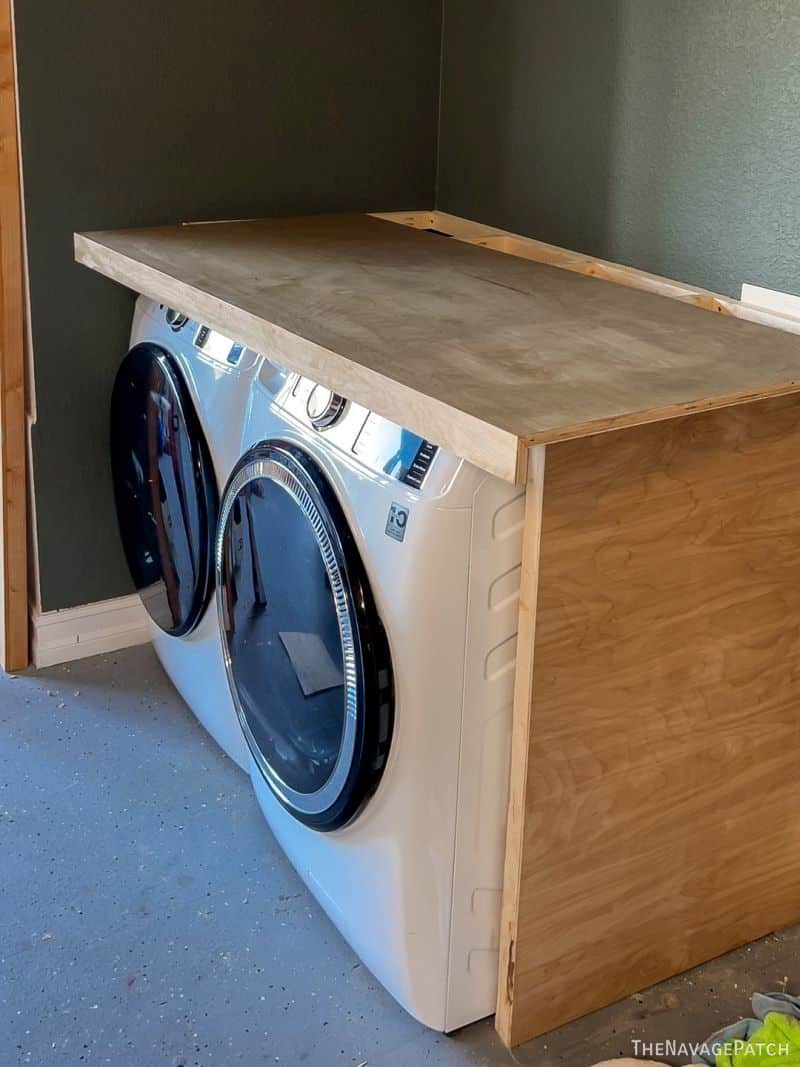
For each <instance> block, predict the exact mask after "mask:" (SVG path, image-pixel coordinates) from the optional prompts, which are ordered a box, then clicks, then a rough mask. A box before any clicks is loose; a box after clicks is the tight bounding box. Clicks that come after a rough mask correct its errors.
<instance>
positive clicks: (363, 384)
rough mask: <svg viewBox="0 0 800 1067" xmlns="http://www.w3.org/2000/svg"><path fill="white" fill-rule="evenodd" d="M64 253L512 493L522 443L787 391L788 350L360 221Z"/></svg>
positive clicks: (229, 227)
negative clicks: (420, 438)
mask: <svg viewBox="0 0 800 1067" xmlns="http://www.w3.org/2000/svg"><path fill="white" fill-rule="evenodd" d="M75 247H76V258H77V259H78V260H79V261H80V262H82V263H84V264H86V265H87V266H89V267H92V268H93V269H95V270H98V271H100V272H101V273H103V274H106V275H108V276H109V277H111V278H113V279H115V280H116V281H118V282H121V283H122V284H124V285H127V286H129V287H130V288H132V289H135V290H137V291H139V292H143V293H146V294H147V295H149V296H151V297H154V298H156V299H158V300H162V301H166V302H168V303H170V304H173V305H174V306H176V307H177V308H179V309H180V310H182V311H184V312H186V313H188V314H190V315H192V316H193V317H196V318H198V319H200V320H202V321H203V322H206V323H208V324H209V325H211V326H213V327H215V328H216V329H219V330H221V331H223V332H225V333H227V334H229V335H230V336H233V337H236V338H238V339H239V340H241V341H244V342H245V343H247V344H249V345H251V346H252V347H254V348H256V349H258V350H259V351H262V352H265V353H266V354H267V355H271V356H273V357H274V358H276V359H278V360H282V361H283V362H284V363H285V364H286V365H287V366H289V367H290V368H292V369H294V370H298V371H301V372H303V373H305V374H307V375H309V376H311V377H313V378H315V379H316V380H318V381H321V382H322V383H323V384H325V385H327V386H329V387H331V388H333V389H336V390H337V391H339V392H341V393H344V394H345V395H347V396H349V397H351V398H352V399H354V400H357V401H359V402H360V403H362V404H365V405H366V406H368V407H371V408H373V409H374V410H376V411H378V412H380V413H381V414H383V415H385V416H387V417H388V418H390V419H393V420H394V421H396V422H399V423H401V424H403V425H405V426H407V427H409V428H410V429H413V430H416V431H417V432H419V433H421V434H423V435H424V436H426V437H428V438H429V439H431V440H433V441H435V442H436V443H438V444H440V445H442V446H443V447H445V448H447V449H449V450H451V451H453V452H455V453H457V454H459V455H463V456H465V457H466V458H467V459H469V460H471V461H472V462H474V463H476V464H477V465H478V466H480V467H483V468H484V469H486V470H488V471H490V472H492V473H494V474H497V475H499V476H501V477H503V478H506V479H508V480H511V481H518V480H520V479H521V478H522V477H523V475H524V463H525V459H526V456H527V446H528V445H530V444H538V443H547V442H552V441H558V440H563V439H568V438H572V437H576V436H580V435H585V434H589V433H595V432H597V431H599V430H608V429H613V428H615V427H620V426H628V425H637V424H641V423H646V422H649V421H654V420H658V419H667V418H672V417H674V416H677V415H683V414H686V413H688V412H692V411H695V410H700V409H707V408H713V407H719V406H723V405H726V404H730V403H735V402H740V401H743V400H751V399H754V398H758V397H761V396H769V395H778V394H782V393H789V392H793V391H797V390H800V341H799V340H798V338H797V337H794V336H790V335H787V334H783V333H780V332H778V331H774V330H769V329H766V328H764V327H760V326H757V325H754V324H752V323H748V322H738V321H732V320H731V319H730V318H728V317H724V316H716V315H710V314H708V313H707V312H704V311H702V310H700V309H698V308H695V307H690V306H687V305H685V304H682V303H677V302H674V301H670V300H666V299H663V298H662V297H659V296H655V295H653V294H652V293H646V292H639V291H636V290H634V289H629V288H624V287H622V286H619V285H615V284H613V283H611V282H607V281H600V280H598V279H595V278H591V277H586V276H584V275H582V274H577V273H571V272H569V271H564V270H559V269H558V268H556V267H551V266H549V265H547V264H541V263H537V262H534V261H531V260H528V259H523V258H518V257H516V256H509V255H505V254H503V253H502V252H496V251H493V250H491V249H489V248H483V247H479V246H474V245H470V244H466V243H464V242H462V241H454V240H451V239H449V238H446V237H440V236H437V235H434V234H430V233H424V232H420V231H418V230H415V229H411V228H408V227H405V226H398V225H396V224H394V223H392V222H388V221H385V220H382V219H377V218H374V217H370V216H365V215H327V216H315V217H310V218H289V219H267V220H256V221H247V222H232V223H219V224H215V225H205V226H185V227H164V228H159V229H150V230H127V231H115V232H108V233H95V234H83V235H77V237H76V242H75Z"/></svg>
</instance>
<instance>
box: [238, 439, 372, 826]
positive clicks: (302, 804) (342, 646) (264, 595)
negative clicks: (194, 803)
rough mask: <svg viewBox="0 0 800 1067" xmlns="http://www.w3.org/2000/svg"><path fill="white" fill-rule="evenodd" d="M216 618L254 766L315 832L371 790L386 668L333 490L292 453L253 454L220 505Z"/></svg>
mask: <svg viewBox="0 0 800 1067" xmlns="http://www.w3.org/2000/svg"><path fill="white" fill-rule="evenodd" d="M220 526H221V537H220V541H219V556H218V568H219V573H218V583H219V600H220V622H221V625H222V631H223V639H224V643H225V648H226V653H227V658H228V661H229V677H230V681H231V687H232V690H233V693H234V698H235V701H236V703H237V709H238V711H239V715H240V719H241V721H242V724H243V726H244V728H245V734H246V736H247V738H248V742H249V744H250V747H251V749H252V751H253V754H254V756H255V758H256V762H257V764H258V766H259V768H260V770H261V772H262V774H263V775H264V777H265V779H266V780H267V782H268V784H269V785H270V786H271V788H272V789H273V791H274V792H275V793H276V795H277V796H278V798H279V799H280V800H281V802H282V803H283V804H284V805H285V806H286V807H288V808H289V809H290V810H291V811H292V812H293V813H294V814H295V815H296V816H297V817H298V818H299V819H301V820H302V821H304V822H306V823H308V824H309V825H312V826H316V827H318V828H320V829H332V828H334V827H335V826H339V825H342V824H343V822H345V821H347V820H348V819H349V818H351V817H352V815H353V814H354V812H355V811H356V810H357V808H358V807H359V806H360V804H361V803H362V802H363V800H364V799H365V797H366V796H367V795H368V794H369V792H371V790H372V789H373V788H374V786H375V784H376V783H377V778H378V777H379V775H380V771H381V770H382V768H383V764H384V762H385V758H386V753H387V751H388V743H389V733H390V729H391V715H392V706H391V699H392V697H391V694H392V682H391V665H390V662H389V656H388V646H387V643H386V637H385V634H384V632H383V628H382V626H381V624H380V620H379V619H378V616H377V612H376V610H375V606H374V603H373V600H372V596H371V592H370V590H369V585H368V582H367V579H366V574H365V572H364V568H363V565H362V563H361V560H360V557H359V556H358V553H357V551H356V548H355V545H354V543H353V540H352V537H351V535H350V532H349V530H348V528H347V526H346V523H345V520H344V517H343V515H342V513H341V509H340V508H339V506H338V504H337V502H336V500H335V498H334V496H333V494H332V492H331V490H330V488H329V487H328V485H327V483H326V482H325V481H324V479H323V477H322V475H321V473H320V472H319V471H318V470H317V468H316V467H315V465H314V464H313V462H312V461H311V460H310V458H309V457H307V456H306V455H305V454H304V453H302V452H299V451H298V450H296V449H292V448H291V447H289V446H283V447H279V446H272V445H263V446H259V449H256V450H255V451H254V453H251V454H250V455H248V456H247V457H245V458H244V460H243V461H242V463H241V464H240V467H239V469H238V471H237V472H235V473H234V475H233V477H232V479H231V483H230V487H229V490H228V493H227V494H226V498H225V500H224V502H223V505H222V512H221V524H220Z"/></svg>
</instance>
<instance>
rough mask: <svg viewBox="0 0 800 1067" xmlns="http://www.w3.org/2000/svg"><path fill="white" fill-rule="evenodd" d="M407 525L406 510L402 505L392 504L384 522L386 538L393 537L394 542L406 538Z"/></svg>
mask: <svg viewBox="0 0 800 1067" xmlns="http://www.w3.org/2000/svg"><path fill="white" fill-rule="evenodd" d="M407 525H408V508H404V507H403V506H402V504H392V506H391V507H390V508H389V518H388V519H387V520H386V536H387V537H393V538H394V539H395V541H402V540H403V538H404V537H405V536H406V526H407Z"/></svg>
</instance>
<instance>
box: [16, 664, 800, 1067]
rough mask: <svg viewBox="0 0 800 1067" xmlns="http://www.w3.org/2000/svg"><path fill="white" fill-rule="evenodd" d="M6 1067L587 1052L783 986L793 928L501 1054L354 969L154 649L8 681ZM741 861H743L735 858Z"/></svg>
mask: <svg viewBox="0 0 800 1067" xmlns="http://www.w3.org/2000/svg"><path fill="white" fill-rule="evenodd" d="M0 857H1V860H0V862H1V863H2V869H1V870H0V1067H6V1065H11V1064H17V1063H22V1064H24V1063H32V1064H37V1065H48V1064H62V1063H69V1064H82V1063H113V1064H115V1065H127V1064H137V1065H146V1067H150V1065H153V1067H155V1065H160V1064H166V1065H170V1067H177V1065H184V1067H192V1065H195V1064H203V1065H205V1064H221V1065H227V1064H235V1063H240V1062H241V1063H248V1064H281V1063H286V1064H309V1065H312V1067H317V1065H319V1067H331V1065H336V1064H343V1065H364V1064H366V1065H386V1067H417V1065H437V1067H438V1065H448V1067H450V1065H452V1067H455V1065H462V1064H487V1065H501V1064H511V1063H521V1064H532V1063H536V1064H537V1065H539V1067H556V1065H561V1067H588V1065H589V1064H592V1063H594V1062H595V1061H597V1060H602V1059H605V1058H610V1057H615V1056H619V1055H632V1054H633V1051H634V1050H633V1046H632V1044H631V1042H632V1040H633V1039H634V1038H639V1039H642V1040H649V1041H657V1040H664V1039H667V1038H672V1039H674V1040H676V1041H699V1040H702V1039H703V1038H704V1037H706V1036H707V1035H708V1033H709V1032H710V1031H711V1030H713V1029H714V1028H716V1027H717V1026H718V1025H720V1024H722V1023H726V1022H729V1021H732V1020H733V1019H735V1018H737V1017H738V1016H739V1015H741V1014H746V1013H747V1010H748V1001H749V997H750V994H751V993H752V992H753V990H755V989H775V988H784V987H788V988H789V989H790V991H791V990H792V989H796V988H797V986H796V985H795V984H794V983H793V978H797V977H800V975H798V967H797V963H796V959H797V953H798V948H800V928H792V929H790V930H787V931H784V932H783V933H781V934H779V935H777V936H773V937H770V938H767V939H765V940H764V941H761V942H758V943H757V944H755V945H753V946H750V947H749V948H747V949H743V950H741V951H739V952H736V953H731V954H730V955H728V956H726V957H723V958H721V959H720V960H716V961H714V962H712V963H710V964H707V965H705V966H704V967H700V968H697V969H696V970H695V971H693V972H690V973H689V974H688V975H685V976H682V977H680V978H677V979H674V980H672V981H670V982H665V983H663V984H662V985H660V986H658V987H656V988H654V989H653V990H650V991H648V992H646V993H644V994H643V995H641V996H637V997H632V998H629V999H628V1000H626V1001H624V1002H622V1003H621V1004H618V1005H615V1006H613V1007H611V1008H607V1009H604V1010H603V1011H600V1012H596V1013H595V1014H594V1015H592V1016H589V1017H587V1018H586V1019H583V1020H579V1021H578V1022H576V1023H573V1024H571V1025H569V1026H565V1027H563V1028H562V1029H561V1030H559V1031H557V1032H555V1033H552V1034H549V1035H546V1036H545V1037H542V1038H539V1039H537V1040H536V1041H532V1042H530V1043H529V1044H528V1045H524V1046H522V1047H521V1048H518V1049H516V1050H514V1052H513V1053H510V1052H508V1051H506V1050H505V1049H504V1048H503V1047H502V1046H501V1045H500V1042H499V1040H498V1039H497V1037H496V1035H495V1033H494V1030H493V1029H492V1026H491V1023H490V1022H488V1021H487V1022H484V1023H478V1024H476V1025H475V1026H471V1027H467V1028H466V1029H464V1030H462V1031H461V1032H459V1033H458V1034H456V1035H454V1036H452V1037H444V1036H442V1035H441V1034H436V1033H433V1032H431V1031H429V1030H426V1029H425V1028H423V1027H422V1026H420V1025H419V1024H418V1023H416V1022H414V1020H413V1019H411V1018H409V1016H408V1015H406V1014H405V1013H404V1012H403V1011H402V1009H400V1008H399V1007H398V1006H397V1005H396V1004H395V1003H394V1001H392V999H391V998H390V997H389V996H388V994H386V993H385V992H384V991H383V989H382V988H381V987H380V986H379V985H378V983H377V982H376V981H375V980H374V979H373V977H372V976H371V975H370V973H369V972H368V971H367V970H366V968H364V967H363V966H361V965H360V964H359V962H358V960H357V958H356V957H355V956H354V955H353V953H352V952H351V951H350V949H349V948H348V946H347V945H346V944H345V943H344V942H343V941H342V939H341V938H340V937H339V935H338V933H337V932H336V930H335V929H334V928H333V927H332V926H331V924H330V923H329V921H328V920H327V918H326V917H325V916H324V915H323V914H322V913H321V911H320V910H319V908H318V907H317V905H316V903H315V902H314V900H313V898H312V897H311V896H310V895H309V893H308V892H307V891H306V889H305V887H304V886H303V884H302V882H301V881H300V879H299V878H298V877H297V875H296V874H295V873H294V871H293V870H292V868H291V867H290V865H289V864H288V862H287V861H286V859H285V858H284V856H283V854H282V853H281V851H280V849H279V848H278V846H277V845H276V844H275V842H274V841H273V839H272V837H271V835H270V833H269V831H268V829H267V827H266V825H265V823H264V821H263V819H262V818H261V815H260V812H259V811H258V808H257V806H256V803H255V800H254V798H253V796H252V793H251V790H250V787H249V784H248V782H247V780H246V778H245V777H244V775H243V774H242V773H241V772H240V771H239V770H238V769H237V768H236V767H235V766H234V765H233V764H232V763H231V762H230V761H229V760H228V759H227V758H226V757H225V756H223V755H222V753H221V752H220V751H219V750H218V749H217V747H216V745H215V744H214V742H213V741H211V740H210V738H208V737H207V736H206V734H205V733H204V731H203V730H202V729H201V728H200V727H199V726H198V725H197V724H196V722H195V720H194V719H193V718H192V716H191V715H190V713H189V712H188V711H187V709H186V707H185V705H184V704H183V703H182V701H181V700H180V698H179V697H178V696H177V695H176V693H175V691H174V690H173V689H172V687H171V685H170V684H169V682H168V680H167V679H166V677H165V675H164V674H163V672H162V670H161V668H160V666H159V664H158V662H157V661H156V659H155V657H154V655H153V653H152V651H151V650H150V649H149V648H147V647H145V648H137V649H130V650H128V651H126V652H124V653H118V654H115V655H113V656H100V657H96V658H95V659H91V660H83V661H81V662H77V663H73V664H71V665H68V666H64V667H55V668H51V669H50V670H46V671H40V672H38V673H33V672H31V673H27V674H24V675H20V676H17V677H8V676H0ZM731 877H735V872H731Z"/></svg>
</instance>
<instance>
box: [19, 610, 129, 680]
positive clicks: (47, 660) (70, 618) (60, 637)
mask: <svg viewBox="0 0 800 1067" xmlns="http://www.w3.org/2000/svg"><path fill="white" fill-rule="evenodd" d="M31 638H32V640H31V655H32V658H33V665H34V666H35V667H52V666H54V665H55V664H57V663H68V662H69V661H70V660H75V659H84V658H85V657H86V656H97V655H99V654H100V653H102V652H118V651H119V650H120V649H121V648H130V647H131V646H132V645H142V644H145V643H146V642H147V641H149V640H150V630H149V628H148V625H147V613H146V612H145V610H144V608H143V607H142V602H141V600H140V599H139V597H138V596H137V595H136V594H135V593H134V594H132V595H131V596H121V597H117V598H116V599H114V600H101V601H99V602H98V603H95V604H82V605H81V606H80V607H77V608H64V609H62V610H61V611H43V612H40V611H37V610H36V608H34V609H33V610H32V612H31Z"/></svg>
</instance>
